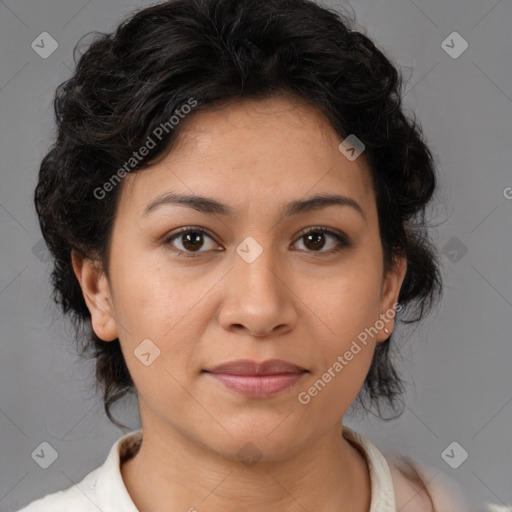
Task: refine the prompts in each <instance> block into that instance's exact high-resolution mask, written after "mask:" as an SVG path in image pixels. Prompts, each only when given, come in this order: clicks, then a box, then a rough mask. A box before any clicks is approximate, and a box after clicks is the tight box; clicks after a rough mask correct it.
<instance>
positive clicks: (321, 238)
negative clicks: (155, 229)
mask: <svg viewBox="0 0 512 512" xmlns="http://www.w3.org/2000/svg"><path fill="white" fill-rule="evenodd" d="M204 237H206V238H209V239H210V240H212V241H213V238H212V237H211V236H210V235H209V234H208V232H207V231H205V230H204V229H202V228H191V227H187V228H182V229H181V230H180V231H178V232H177V233H174V234H172V235H170V236H169V237H168V238H166V239H165V240H164V245H166V246H167V247H168V248H169V249H170V250H171V251H172V252H175V253H177V254H178V256H184V257H187V258H197V257H199V256H200V255H201V253H202V252H207V251H199V250H197V249H200V248H202V246H203V243H204V241H203V238H204ZM329 237H330V238H331V239H333V240H334V241H335V242H336V243H334V248H331V249H330V250H326V251H325V250H324V251H320V250H319V249H324V247H325V245H326V242H325V240H326V238H329ZM303 239H304V242H303V244H304V245H305V247H306V248H307V251H306V252H313V253H315V252H320V253H321V254H332V253H335V252H339V251H341V250H343V249H345V248H348V247H350V243H349V241H348V239H347V237H346V236H344V235H342V234H341V233H337V232H336V231H333V230H331V229H328V228H323V227H316V228H309V229H308V230H306V231H303V232H301V233H300V235H299V239H298V240H303ZM175 240H178V241H179V242H180V243H181V245H182V247H183V248H179V247H176V246H175V245H174V241H175ZM221 250H223V249H217V251H221ZM194 253H198V254H194Z"/></svg>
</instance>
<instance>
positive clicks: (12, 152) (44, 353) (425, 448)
mask: <svg viewBox="0 0 512 512" xmlns="http://www.w3.org/2000/svg"><path fill="white" fill-rule="evenodd" d="M143 5H149V2H128V1H126V0H111V1H109V2H108V3H107V2H99V1H98V0H94V1H93V0H90V1H87V0H72V1H71V0H67V1H64V0H49V1H46V2H36V1H34V0H32V1H29V0H16V1H14V0H5V1H2V2H0V62H1V64H0V116H1V125H0V130H1V132H0V141H1V142H0V143H1V146H0V152H1V156H2V157H1V164H0V165H1V167H0V173H1V189H0V236H1V256H0V318H1V324H0V325H1V330H0V333H1V334H0V335H1V342H0V349H1V357H0V366H1V369H0V383H1V387H0V432H1V435H0V446H1V452H0V461H1V468H0V510H1V511H7V510H16V509H17V508H20V507H22V506H24V505H26V504H27V503H29V502H30V501H32V500H34V499H36V498H39V497H42V496H43V495H44V494H46V493H49V492H55V491H57V490H60V489H64V488H67V487H69V486H71V485H72V484H73V483H74V482H77V481H79V480H80V479H81V478H82V477H83V476H84V475H85V474H86V473H88V472H89V471H91V470H92V469H94V468H96V467H98V466H99V465H100V464H102V463H103V461H104V459H105V457H106V455H107V453H108V450H109V449H110V447H111V445H112V443H113V442H114V441H115V440H116V439H118V438H119V437H120V436H121V435H122V434H123V432H122V431H120V430H119V429H117V428H116V427H115V426H113V425H112V424H110V423H109V422H108V420H107V419H106V416H105V415H104V413H103V409H102V402H101V397H100V396H99V395H98V396H95V395H94V393H93V390H92V388H91V387H90V382H91V381H92V372H93V366H92V363H90V362H84V361H81V360H79V359H78V358H77V356H76V355H75V353H74V344H73V342H72V333H73V331H72V329H71V327H70V325H69V324H68V323H66V322H65V321H64V320H63V319H62V318H60V315H59V314H58V313H57V312H56V310H55V308H54V307H53V304H52V301H51V299H50V292H51V290H50V286H49V270H50V267H49V262H48V261H47V260H46V257H47V254H45V252H44V250H41V249H40V245H38V244H40V240H41V234H40V231H39V227H38V224H37V219H36V216H35V212H34V208H33V203H32V194H33V189H34V186H35V183H36V175H37V171H38V166H39V162H40V159H41V157H42V156H43V155H44V153H45V151H46V150H47V148H48V146H49V145H50V144H51V142H52V136H53V111H52V107H51V100H52V97H53V92H54V89H55V87H56V86H57V85H58V84H59V83H60V82H62V81H63V80H65V79H66V78H68V77H69V76H70V72H71V69H72V67H73V61H72V49H73V46H74V44H75V43H76V42H77V40H78V39H79V37H80V36H82V35H83V34H85V33H86V32H89V31H91V30H100V31H108V30H110V29H112V28H113V27H114V26H115V25H116V24H117V23H118V22H119V21H120V20H121V18H123V17H125V16H126V15H127V14H128V13H129V12H130V11H131V10H132V9H134V8H137V7H139V6H143ZM325 5H330V6H339V5H341V3H340V2H331V3H325ZM352 7H353V9H354V12H355V15H356V21H357V22H358V23H359V26H360V27H361V28H362V29H363V30H364V31H366V32H367V34H368V35H369V36H370V37H371V38H372V39H373V40H374V41H375V42H376V43H377V44H378V45H379V46H380V48H381V49H383V50H385V51H386V52H387V54H388V56H390V57H391V58H392V60H393V61H394V62H395V63H396V64H399V65H401V66H402V67H403V70H404V74H405V78H406V79H407V93H406V95H405V98H404V104H405V106H406V107H407V108H411V109H413V110H414V111H415V112H416V114H417V117H418V120H419V121H420V123H421V124H422V126H423V128H424V131H425V134H426V136H427V138H428V140H429V142H430V144H431V147H432V149H433V151H434V153H435V154H436V158H437V160H438V167H439V171H440V176H441V182H440V187H441V194H440V195H439V198H438V203H437V204H436V207H435V208H433V209H432V221H433V222H434V223H436V224H438V227H437V228H436V229H435V231H434V232H433V237H434V240H435V242H436V244H437V245H438V247H439V250H440V251H442V252H443V253H444V254H443V256H442V263H443V275H444V278H445V295H444V298H443V301H442V304H441V307H440V308H439V309H438V311H437V312H436V313H434V314H433V315H432V316H431V317H430V318H429V319H428V321H427V322H425V323H424V324H423V327H421V328H420V329H417V330H415V331H410V332H409V333H408V334H407V333H406V331H404V330H403V329H402V330H401V332H402V333H403V335H404V338H406V346H405V347H404V349H403V372H404V374H405V377H406V378H407V381H408V382H409V386H408V394H407V397H406V400H407V401H406V403H407V406H406V409H405V412H404V414H403V415H402V417H401V418H399V419H397V420H393V421H391V422H387V423H386V422H383V421H380V420H378V419H376V418H371V417H370V418H367V419H364V418H357V417H353V418H351V419H348V418H347V424H349V425H350V426H351V427H353V428H356V429H357V430H359V431H361V432H362V433H364V434H366V435H367V436H369V437H370V439H372V440H373V441H374V442H375V443H376V444H377V446H379V448H380V449H381V450H382V451H383V452H384V453H397V452H399V453H402V454H406V455H409V456H411V457H413V458H415V459H417V460H418V461H422V462H423V463H426V464H429V465H430V466H431V468H433V471H432V475H433V476H434V477H435V475H436V473H437V472H439V471H441V472H443V473H445V474H447V475H449V476H450V477H452V478H453V479H454V480H456V481H457V482H458V483H459V484H460V485H461V486H462V487H463V489H464V491H465V493H466V494H467V495H468V496H469V497H470V499H471V500H472V501H473V503H483V502H488V501H492V502H495V503H498V504H501V505H503V504H504V503H506V504H507V505H508V506H512V476H511V474H512V472H511V464H510V461H511V460H512V443H511V440H510V433H511V432H512V429H511V425H512V404H511V402H512V386H511V384H512V377H511V372H510V361H511V359H512V343H511V340H510V332H511V327H512V322H511V318H512V272H511V271H510V255H511V254H512V241H511V240H512V236H511V222H510V219H511V216H512V199H510V198H512V188H507V187H512V172H511V171H512V164H511V162H512V144H511V142H512V137H511V132H512V59H511V58H510V56H511V55H512V34H511V31H510V27H511V21H512V4H511V2H510V1H507V0H501V1H496V0H471V1H470V0H456V1H455V0H450V1H449V2H446V1H442V0H429V1H427V0H414V1H413V0H379V1H377V0H357V2H356V1H355V0H354V1H353V2H352ZM349 12H350V10H349ZM45 31H46V32H49V33H50V34H51V35H52V37H53V38H55V40H56V41H57V42H58V48H57V50H56V51H55V52H54V53H53V54H52V55H50V56H49V57H48V58H46V59H43V58H41V57H40V56H39V55H38V54H37V53H36V52H35V51H34V50H33V49H32V48H31V43H32V41H33V40H35V39H36V38H37V37H38V36H39V34H41V33H42V32H45ZM453 31H456V32H458V33H460V35H461V36H462V37H463V38H464V39H465V40H466V41H467V42H468V44H469V47H468V49H467V50H466V51H465V52H464V53H462V55H460V56H459V57H458V58H452V57H451V56H450V55H448V53H447V52H446V51H445V50H444V49H443V47H442V42H443V41H444V40H445V39H446V38H447V37H448V36H449V35H450V34H451V33H452V32H453ZM448 44H450V45H451V46H453V45H455V46H456V47H455V49H457V48H458V43H456V42H454V43H453V44H452V43H451V42H449V43H448ZM464 248H466V249H467V252H466V253H464V250H465V249H464ZM116 411H117V415H118V417H119V418H120V419H121V421H124V422H125V424H128V425H129V426H130V427H131V429H136V428H139V426H140V424H139V417H138V411H137V409H136V404H135V401H134V399H133V398H132V399H129V400H127V401H126V402H125V404H124V405H123V406H121V407H119V408H118V409H117V410H116ZM507 432H508V434H507ZM43 441H46V442H48V443H50V445H51V446H52V447H53V448H54V449H55V450H56V451H57V452H58V458H57V460H56V461H55V462H54V463H53V464H52V465H51V466H50V467H49V468H48V469H42V468H40V467H39V466H38V465H37V464H36V462H35V461H34V459H33V458H32V457H31V453H32V452H33V451H34V450H35V449H36V447H38V446H39V445H40V443H41V442H43ZM453 441H456V442H458V443H459V444H460V445H461V446H462V447H463V448H464V449H465V450H466V451H467V452H468V453H469V457H468V459H467V460H466V461H465V462H464V463H463V464H462V465H460V466H459V467H458V468H457V469H452V468H451V467H450V466H448V464H447V463H446V462H445V461H444V460H443V458H442V457H441V453H442V452H443V450H444V449H445V448H446V447H447V446H448V445H449V444H450V443H452V442H453ZM457 450H459V451H458V452H457ZM457 450H456V452H454V453H455V456H456V457H459V453H460V449H459V448H457ZM438 478H439V476H438ZM503 510H505V509H503Z"/></svg>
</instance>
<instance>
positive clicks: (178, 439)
mask: <svg viewBox="0 0 512 512" xmlns="http://www.w3.org/2000/svg"><path fill="white" fill-rule="evenodd" d="M143 433H144V436H143V443H142V445H141V448H140V450H139V451H138V453H137V454H136V455H135V456H134V457H133V458H131V459H129V460H128V461H126V462H125V463H124V464H122V466H121V474H122V476H123V480H124V482H125V485H126V488H127V490H128V493H129V494H130V496H131V497H132V500H133V501H134V503H135V506H136V507H137V508H138V509H139V511H140V512H148V511H150V510H151V511H152V512H160V511H162V512H163V511H164V510H165V511H166V512H167V511H168V510H184V511H190V512H194V510H197V511H199V512H200V511H201V510H205V509H208V510H212V511H223V512H224V511H225V512H231V511H233V512H234V511H235V510H236V511H239V510H240V509H242V510H246V511H248V512H256V511H258V512H259V511H261V510H266V511H269V512H277V511H279V512H283V511H285V512H286V511H290V512H291V511H303V510H316V511H319V512H343V511H347V512H348V511H350V512H368V511H369V509H370V490H371V489H370V477H369V472H368V467H367V464H366V461H365V459H364V457H363V455H362V454H361V453H360V452H359V450H358V449H357V448H355V447H354V446H353V445H352V444H351V443H350V442H349V441H347V440H346V439H345V438H344V437H342V430H341V424H340V425H339V426H338V425H337V426H336V427H334V428H333V429H332V430H331V431H329V432H328V433H327V434H326V435H324V436H323V437H322V438H320V439H318V440H317V441H316V442H314V443H313V444H312V445H309V446H308V447H306V448H304V449H302V450H299V451H297V452H296V453H293V454H291V455H289V456H287V457H286V458H281V459H279V460H265V458H262V459H260V460H258V461H257V462H255V463H253V464H250V463H244V462H241V461H240V460H233V459H231V458H228V457H225V456H222V455H220V454H218V453H215V452H213V451H212V450H210V449H209V448H207V447H205V446H203V445H200V444H199V443H194V442H193V441H192V440H191V439H189V438H188V437H186V436H185V435H183V434H182V433H180V432H178V431H176V430H173V429H168V430H165V435H164V436H163V435H162V433H161V432H160V430H157V429H152V428H151V427H150V426H144V427H143ZM333 448H335V449H333Z"/></svg>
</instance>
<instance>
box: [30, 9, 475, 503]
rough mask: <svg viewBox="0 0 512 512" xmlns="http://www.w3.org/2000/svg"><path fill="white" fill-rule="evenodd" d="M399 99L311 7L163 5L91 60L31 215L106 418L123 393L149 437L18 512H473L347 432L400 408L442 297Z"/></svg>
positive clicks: (364, 53) (342, 25)
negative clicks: (426, 321) (398, 343)
mask: <svg viewBox="0 0 512 512" xmlns="http://www.w3.org/2000/svg"><path fill="white" fill-rule="evenodd" d="M400 92H401V75H400V74H399V72H398V71H397V70H396V68H395V67H394V66H393V65H392V64H391V63H390V61H389V60H388V59H387V58H386V57H385V56H384V55H383V53H382V52H381V51H379V50H378V49H377V48H376V47H375V45H374V44H373V43H372V42H371V41H370V40H369V39H368V38H367V37H366V36H364V35H363V34H361V33H360V32H358V31H356V30H352V29H351V28H350V23H349V20H348V19H347V18H344V17H343V16H341V15H339V14H337V13H335V12H331V11H329V10H326V9H324V8H321V7H320V6H318V5H316V4H315V3H313V2H310V1H306V0H272V1H265V2H249V1H244V0H218V1H213V0H174V1H170V2H165V3H161V4H158V5H155V6H152V7H149V8H146V9H144V10H142V11H140V12H138V13H136V14H134V15H133V16H132V17H131V18H130V19H128V20H127V21H125V22H124V23H122V24H121V25H120V27H118V29H117V30H116V32H115V33H114V34H111V35H103V36H101V37H100V38H98V39H97V40H96V41H95V42H94V43H93V44H92V45H91V46H90V47H89V49H88V50H87V51H86V52H85V53H84V55H83V56H82V57H81V58H80V60H79V62H78V64H77V68H76V72H75V74H74V76H73V77H72V78H71V79H70V80H68V81H67V82H65V83H64V84H62V85H61V86H60V87H59V89H58V91H57V94H56V100H55V109H56V117H57V121H58V126H59V131H58V137H57V140H56V142H55V144H54V146H53V147H52V148H51V150H50V151H49V153H48V154H47V155H46V157H45V158H44V160H43V162H42V165H41V169H40V175H39V183H38V185H37V189H36V193H35V203H36V209H37V213H38V215H39V219H40V224H41V229H42V232H43V235H44V238H45V240H46V242H47V244H48V246H49V249H50V251H51V252H52V255H53V258H54V264H55V266H54V271H53V285H54V288H55V295H56V300H57V301H58V302H59V303H60V304H61V306H62V309H63V311H64V312H65V313H68V314H70V315H71V316H72V317H73V318H74V319H75V320H76V323H77V329H79V328H80V327H82V326H84V327H85V328H86V331H87V329H88V331H87V332H88V337H87V339H86V344H85V346H84V347H83V350H84V353H90V354H92V355H93V356H94V357H95V358H96V362H97V379H98V385H101V386H102V388H103V390H104V401H105V410H106V413H107V415H108V416H109V418H110V419H111V420H112V421H113V422H114V423H115V424H116V425H119V423H118V422H117V421H116V420H115V419H114V418H113V417H112V415H111V413H110V409H111V406H112V405H113V404H114V403H115V402H116V401H117V400H119V399H120V398H121V397H122V396H124V395H125V394H126V393H128V392H131V391H133V392H135V393H136V395H137V399H138V404H139V409H140V416H141V423H142V429H141V430H139V431H137V432H130V433H128V434H126V435H125V436H123V437H122V438H121V439H119V440H118V441H117V442H116V443H115V444H114V446H113V447H112V449H111V451H110V454H109V455H108V457H107V459H106V461H105V463H104V464H103V465H102V466H101V467H99V468H97V469H96V470H94V471H93V472H92V473H90V474H89V475H87V476H86V477H85V478H84V480H83V481H82V482H80V483H79V484H78V485H77V486H73V487H70V488H69V489H66V490H64V491H61V492H59V493H56V494H52V495H48V496H46V497H44V498H43V499H41V500H37V501H35V502H33V503H32V504H30V505H29V506H28V507H26V508H25V509H23V510H24V511H25V512H35V511H46V510H52V511H55V510H74V511H86V510H87V511H88V510H98V509H100V510H103V511H107V510H109V511H110V510H112V511H114V510H119V511H123V512H124V511H130V510H133V511H135V510H138V511H140V512H146V511H160V510H166V511H169V510H189V511H194V510H198V511H201V510H212V511H217V510H223V511H225V510H235V509H236V510H240V509H242V510H248V511H260V510H265V511H274V510H280V511H282V510H286V511H295V510H309V511H313V510H315V511H342V510H343V511H350V512H368V511H371V512H377V511H379V512H389V511H395V510H402V511H411V510H415V511H419V510H421V511H423V510H439V511H441V510H468V508H467V505H464V504H463V503H462V498H460V497H457V496H456V495H455V490H451V491H450V490H449V486H448V484H447V483H446V484H444V483H442V482H440V479H441V477H437V478H435V479H433V480H431V481H428V479H427V478H426V477H425V475H424V474H423V473H422V471H421V470H420V469H419V467H418V466H417V465H415V464H414V463H411V462H407V461H406V463H404V462H402V463H399V462H392V461H391V460H389V461H388V460H386V458H385V457H384V456H383V455H382V453H381V452H380V451H379V450H378V449H377V447H376V446H375V445H374V444H373V443H372V442H371V441H370V440H369V439H367V438H366V437H364V436H363V435H361V434H359V433H358V432H355V431H354V430H352V429H350V428H348V427H346V426H344V425H343V418H344V416H345V414H346V412H347V411H348V409H349V408H350V406H351V405H352V404H353V403H355V402H356V401H357V402H359V403H360V404H361V405H363V406H364V407H367V406H375V407H377V410H378V411H379V414H381V411H382V407H386V406H390V407H391V408H392V409H393V410H394V412H397V413H398V414H399V413H400V403H401V401H400V397H401V394H402V392H403V385H402V381H401V379H400V377H399V375H398V374H397V372H396V370H395V368H394V367H393V362H392V354H393V348H394V343H395V341H394V338H395V332H394V331H395V326H396V324H397V323H398V322H402V323H414V322H418V321H419V320H421V319H422V318H423V317H424V316H425V315H426V314H427V312H428V311H429V310H430V308H431V307H432V306H433V305H434V303H435V301H436V300H438V298H439V296H440V293H441V289H442V285H441V279H440V273H439V269H438V261H437V257H436V254H435V252H434V250H433V248H432V246H431V244H430V241H429V237H428V233H427V231H426V224H425V217H424V213H425V209H426V207H427V205H428V204H429V202H430V201H431V199H432V197H433V195H434V192H435V190H436V174H435V169H434V165H433V159H432V155H431V153H430V150H429V149H428V147H427V145H426V143H425V141H424V140H423V137H422V133H421V129H420V128H419V127H418V126H417V125H416V124H415V123H414V122H413V121H410V120H408V119H407V118H406V117H405V116H404V114H403V112H402V110H401V97H400ZM441 480H442V479H441Z"/></svg>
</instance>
